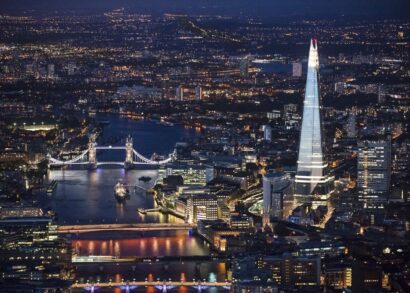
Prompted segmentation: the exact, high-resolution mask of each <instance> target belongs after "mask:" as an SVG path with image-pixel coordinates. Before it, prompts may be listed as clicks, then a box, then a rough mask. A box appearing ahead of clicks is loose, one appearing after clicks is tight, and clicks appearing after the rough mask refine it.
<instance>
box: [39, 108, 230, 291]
mask: <svg viewBox="0 0 410 293" xmlns="http://www.w3.org/2000/svg"><path fill="white" fill-rule="evenodd" d="M97 119H98V120H100V121H102V120H104V121H108V122H109V124H108V125H106V126H105V127H104V130H103V133H102V134H101V136H100V137H99V139H98V143H99V144H100V145H107V142H108V143H112V142H114V143H113V145H123V144H124V139H125V137H127V136H128V135H131V136H132V138H133V142H134V149H136V150H137V151H138V152H139V153H141V154H142V155H144V156H146V157H148V158H149V157H151V155H152V154H153V153H156V154H159V155H163V156H167V155H168V154H169V153H171V152H172V151H173V148H174V146H175V143H176V142H178V141H183V140H189V139H194V138H195V137H196V136H197V135H198V134H197V133H195V132H194V131H193V130H192V129H186V128H184V127H182V126H170V125H164V124H160V123H156V122H152V121H145V120H132V119H128V118H122V117H119V116H114V115H99V116H97ZM124 157H125V153H124V151H121V150H120V151H118V150H108V151H99V152H98V153H97V158H98V160H100V161H124ZM143 176H144V177H150V178H151V180H150V181H149V182H143V181H141V180H139V178H140V177H143ZM157 177H158V170H157V169H149V168H148V169H147V168H138V166H137V167H136V168H135V169H132V170H124V169H123V168H121V167H111V166H105V167H101V168H98V169H96V170H92V171H89V170H84V169H53V170H50V171H49V173H48V178H47V179H48V181H51V180H56V181H57V182H58V185H57V187H56V189H55V190H54V192H53V194H52V195H43V197H42V199H41V205H42V207H43V208H44V209H51V210H53V211H54V212H55V213H56V219H57V223H58V224H60V225H65V224H67V225H68V224H90V223H91V224H97V223H141V222H144V223H177V222H179V223H182V222H183V220H182V219H179V218H176V217H174V216H171V215H163V214H161V213H150V214H145V215H143V214H140V213H138V211H137V209H138V208H145V209H147V208H152V207H154V201H153V198H152V196H151V195H150V194H149V193H147V192H146V190H147V189H149V188H151V187H152V186H153V185H154V184H155V182H156V180H157ZM118 180H121V181H122V182H124V184H126V185H129V186H135V185H138V187H137V188H133V187H130V188H129V190H130V198H129V199H128V200H126V201H125V202H124V203H119V202H117V200H116V199H115V196H114V185H115V184H116V183H117V182H118ZM70 238H71V243H72V249H73V253H74V255H75V256H76V257H79V258H81V257H95V256H103V257H113V260H112V261H111V262H110V263H98V264H90V263H76V264H75V266H76V267H75V275H76V276H75V280H76V281H78V282H86V281H87V280H88V281H90V282H95V281H109V280H113V281H115V280H122V279H124V280H133V279H135V280H140V281H144V280H145V279H154V280H157V279H160V280H163V279H167V280H168V279H172V280H181V278H184V279H186V280H192V279H197V280H199V279H200V280H207V281H209V280H211V281H213V280H215V281H224V280H225V279H226V277H227V267H226V264H225V262H223V261H218V260H211V259H207V260H204V259H203V257H206V256H208V255H210V254H211V251H210V249H209V246H208V244H207V243H205V242H204V241H203V240H202V239H200V238H199V237H198V236H196V235H192V233H191V232H190V231H160V232H143V233H142V232H141V233H127V232H104V233H92V234H81V235H70ZM158 256H161V257H177V258H178V257H180V258H181V259H180V260H175V259H174V260H172V261H163V260H162V261H159V262H149V263H144V262H131V263H119V262H118V263H117V262H116V261H115V259H116V258H119V259H123V258H136V259H141V258H144V257H147V258H149V257H158ZM186 257H194V258H195V257H198V260H192V259H190V260H187V259H186ZM155 290H156V289H155V288H154V287H146V288H145V287H144V288H134V289H133V290H132V291H133V292H155ZM221 290H222V291H221ZM98 291H100V292H120V291H121V288H111V289H98ZM98 291H97V292H98ZM195 291H196V290H195V289H193V288H187V287H180V288H174V289H171V290H170V291H168V292H195ZM203 291H204V290H203ZM225 291H226V290H225ZM76 292H81V290H80V289H76ZM205 292H224V291H223V289H216V288H209V289H207V291H205Z"/></svg>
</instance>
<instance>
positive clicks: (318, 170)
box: [295, 39, 334, 206]
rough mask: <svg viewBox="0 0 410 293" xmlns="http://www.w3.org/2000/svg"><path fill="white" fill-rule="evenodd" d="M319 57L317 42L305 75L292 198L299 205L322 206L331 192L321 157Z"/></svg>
mask: <svg viewBox="0 0 410 293" xmlns="http://www.w3.org/2000/svg"><path fill="white" fill-rule="evenodd" d="M318 71H319V56H318V47H317V41H316V39H312V40H311V43H310V52H309V61H308V72H307V80H306V88H305V100H304V106H303V118H302V129H301V133H300V144H299V158H298V161H297V172H296V176H295V198H296V200H297V202H298V203H299V204H301V203H312V204H313V205H314V206H318V205H321V204H323V202H324V201H326V200H327V199H328V198H329V195H330V193H331V192H333V181H334V178H333V177H332V176H330V174H329V169H328V164H327V162H326V160H325V158H324V153H323V148H324V143H323V134H322V117H321V111H320V108H321V106H320V94H319V84H318V83H319V72H318Z"/></svg>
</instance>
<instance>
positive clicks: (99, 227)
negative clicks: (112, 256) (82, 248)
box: [57, 223, 195, 234]
mask: <svg viewBox="0 0 410 293" xmlns="http://www.w3.org/2000/svg"><path fill="white" fill-rule="evenodd" d="M194 227H195V226H194V225H191V224H186V223H135V224H95V225H66V226H59V227H58V230H57V231H58V233H60V234H67V233H87V232H100V231H101V232H102V231H170V230H190V229H192V228H194Z"/></svg>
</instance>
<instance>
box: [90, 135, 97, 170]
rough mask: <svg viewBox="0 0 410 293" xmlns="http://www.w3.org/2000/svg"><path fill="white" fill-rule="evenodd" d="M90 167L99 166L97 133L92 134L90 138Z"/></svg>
mask: <svg viewBox="0 0 410 293" xmlns="http://www.w3.org/2000/svg"><path fill="white" fill-rule="evenodd" d="M88 168H89V169H96V168H97V143H96V142H95V134H91V135H90V138H89V140H88Z"/></svg>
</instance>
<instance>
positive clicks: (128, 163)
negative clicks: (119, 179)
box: [124, 135, 133, 169]
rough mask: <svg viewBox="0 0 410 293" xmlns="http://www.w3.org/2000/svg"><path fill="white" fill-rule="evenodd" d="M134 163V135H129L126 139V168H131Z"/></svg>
mask: <svg viewBox="0 0 410 293" xmlns="http://www.w3.org/2000/svg"><path fill="white" fill-rule="evenodd" d="M132 165H133V144H132V137H131V136H130V135H128V137H127V139H126V141H125V162H124V168H125V169H130V168H132Z"/></svg>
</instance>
